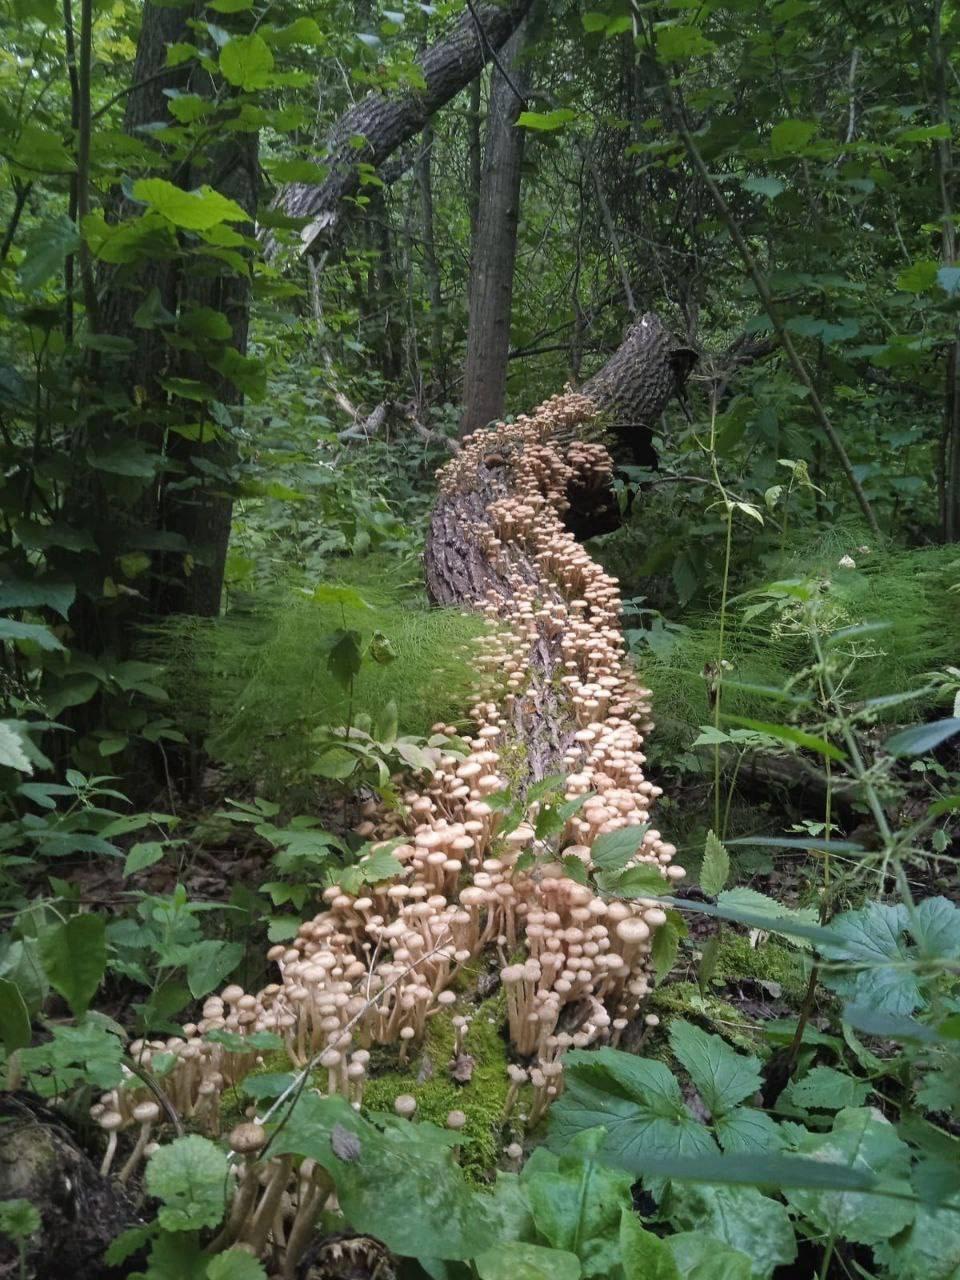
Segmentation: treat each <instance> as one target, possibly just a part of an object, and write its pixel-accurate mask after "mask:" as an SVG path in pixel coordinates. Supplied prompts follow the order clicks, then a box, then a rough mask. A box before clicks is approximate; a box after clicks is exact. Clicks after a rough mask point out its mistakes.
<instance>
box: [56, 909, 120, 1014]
mask: <svg viewBox="0 0 960 1280" xmlns="http://www.w3.org/2000/svg"><path fill="white" fill-rule="evenodd" d="M40 958H41V960H42V962H43V968H44V972H45V973H46V975H47V977H48V978H49V979H50V985H51V986H52V987H53V989H54V990H55V991H58V992H59V993H60V995H62V996H63V998H64V999H65V1000H66V1002H67V1004H68V1005H69V1006H70V1008H71V1009H72V1010H73V1013H74V1015H75V1016H76V1017H78V1018H79V1017H80V1016H81V1015H82V1014H84V1013H85V1012H86V1011H87V1009H88V1008H89V1005H90V1001H91V1000H92V999H93V997H94V995H95V994H96V990H97V988H98V987H99V986H100V983H101V981H102V979H103V975H104V972H105V971H106V968H107V942H106V926H105V924H104V920H103V917H102V916H95V915H90V914H85V915H78V916H71V917H70V919H69V920H65V921H64V922H63V924H61V925H57V926H56V927H55V928H53V929H49V930H48V931H47V932H46V933H44V934H42V935H41V937H40Z"/></svg>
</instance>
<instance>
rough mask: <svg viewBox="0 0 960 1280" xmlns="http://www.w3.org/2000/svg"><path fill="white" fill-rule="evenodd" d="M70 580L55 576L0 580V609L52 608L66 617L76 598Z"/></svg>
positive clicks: (75, 592)
mask: <svg viewBox="0 0 960 1280" xmlns="http://www.w3.org/2000/svg"><path fill="white" fill-rule="evenodd" d="M76 594H77V588H76V586H75V584H74V583H72V582H59V581H58V580H57V579H56V578H21V579H17V578H12V579H8V580H7V581H6V582H0V609H44V608H46V609H53V610H54V612H55V613H59V615H60V617H61V618H66V617H67V615H68V613H69V611H70V606H71V605H72V604H73V602H74V599H75V598H76Z"/></svg>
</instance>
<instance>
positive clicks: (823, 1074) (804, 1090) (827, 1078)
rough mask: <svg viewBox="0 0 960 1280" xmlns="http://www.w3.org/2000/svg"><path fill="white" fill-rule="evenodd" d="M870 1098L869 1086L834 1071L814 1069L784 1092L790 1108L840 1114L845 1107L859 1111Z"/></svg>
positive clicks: (821, 1068)
mask: <svg viewBox="0 0 960 1280" xmlns="http://www.w3.org/2000/svg"><path fill="white" fill-rule="evenodd" d="M869 1094H870V1085H869V1084H867V1082H866V1081H864V1080H855V1079H854V1077H853V1076H851V1075H848V1074H847V1073H846V1072H845V1071H837V1069H836V1068H835V1067H825V1066H820V1067H814V1068H813V1069H812V1070H811V1071H808V1072H807V1074H806V1075H805V1076H804V1077H803V1079H802V1080H798V1081H796V1082H795V1083H794V1084H791V1085H790V1086H789V1088H788V1089H787V1091H786V1097H787V1100H789V1102H790V1104H791V1105H792V1106H796V1107H803V1108H805V1109H807V1110H814V1111H842V1110H843V1109H844V1108H845V1107H862V1106H863V1104H864V1103H865V1102H866V1100H867V1098H868V1096H869Z"/></svg>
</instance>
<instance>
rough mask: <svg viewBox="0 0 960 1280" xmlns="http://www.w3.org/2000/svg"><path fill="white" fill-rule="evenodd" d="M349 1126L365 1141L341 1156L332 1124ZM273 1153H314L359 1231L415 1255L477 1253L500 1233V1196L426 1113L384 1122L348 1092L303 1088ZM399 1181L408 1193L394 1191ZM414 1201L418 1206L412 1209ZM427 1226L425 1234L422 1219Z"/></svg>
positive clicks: (467, 1255)
mask: <svg viewBox="0 0 960 1280" xmlns="http://www.w3.org/2000/svg"><path fill="white" fill-rule="evenodd" d="M335 1127H337V1128H339V1129H345V1130H346V1132H347V1133H348V1134H350V1135H352V1136H353V1137H354V1138H355V1139H356V1141H357V1143H358V1144H359V1147H360V1152H359V1155H358V1156H356V1158H352V1159H342V1158H341V1157H340V1156H338V1155H337V1154H336V1152H335V1151H334V1147H333V1144H332V1137H333V1130H334V1128H335ZM271 1150H272V1151H273V1152H274V1154H275V1155H281V1154H283V1153H284V1152H290V1153H292V1154H294V1155H303V1156H309V1157H311V1158H312V1159H314V1160H316V1161H317V1163H318V1164H320V1165H321V1166H322V1167H323V1168H324V1169H326V1170H327V1171H328V1173H330V1175H331V1176H332V1178H333V1180H334V1183H335V1184H336V1188H337V1199H338V1200H339V1202H340V1207H341V1209H342V1210H343V1213H344V1216H345V1217H346V1219H347V1221H348V1222H349V1223H350V1225H351V1227H353V1229H354V1230H355V1231H361V1232H362V1231H369V1232H370V1233H371V1234H375V1235H376V1237H377V1239H379V1240H382V1241H383V1243H384V1244H385V1245H386V1246H387V1248H388V1249H391V1250H392V1251H393V1252H394V1253H397V1254H399V1255H401V1256H406V1257H417V1256H419V1255H420V1254H422V1253H423V1251H424V1249H429V1255H430V1256H431V1257H434V1258H448V1259H457V1258H460V1259H466V1258H475V1257H477V1255H478V1254H481V1253H483V1252H484V1251H485V1250H486V1249H491V1248H493V1246H494V1245H495V1244H496V1243H497V1242H498V1241H499V1240H501V1239H502V1238H503V1222H502V1209H501V1208H500V1206H499V1204H498V1201H497V1199H496V1198H495V1197H494V1196H491V1195H485V1194H484V1193H482V1192H480V1191H478V1190H476V1189H475V1188H474V1187H472V1186H471V1185H470V1184H469V1183H468V1182H467V1181H466V1179H465V1178H464V1176H463V1173H462V1171H461V1169H460V1167H459V1165H457V1164H455V1163H454V1162H453V1160H452V1158H451V1155H450V1143H449V1135H448V1134H446V1133H444V1132H442V1131H440V1130H436V1129H435V1128H434V1126H432V1125H430V1124H427V1123H425V1122H423V1121H421V1122H419V1123H418V1124H410V1123H408V1122H403V1123H400V1122H398V1123H396V1124H392V1123H390V1122H389V1121H386V1120H383V1121H382V1127H378V1126H377V1125H374V1124H372V1123H371V1122H370V1121H368V1120H365V1119H364V1118H363V1117H362V1116H360V1115H358V1113H357V1112H356V1111H354V1110H353V1108H352V1107H351V1106H350V1104H349V1103H348V1102H347V1101H346V1099H344V1098H341V1097H326V1098H321V1097H318V1096H317V1095H316V1094H312V1093H305V1094H303V1095H302V1096H301V1097H300V1099H299V1101H298V1102H297V1104H296V1108H295V1109H294V1111H293V1113H292V1115H291V1116H290V1117H289V1118H288V1119H287V1120H286V1121H285V1123H284V1125H283V1126H282V1128H280V1129H279V1130H278V1132H277V1135H276V1139H275V1141H274V1143H273V1145H272V1147H271ZM398 1187H402V1188H403V1189H404V1194H403V1195H402V1196H398V1195H397V1188H398ZM411 1205H416V1206H417V1212H416V1213H412V1212H411ZM425 1222H429V1224H430V1231H429V1233H428V1236H425V1235H424V1225H423V1224H424V1223H425Z"/></svg>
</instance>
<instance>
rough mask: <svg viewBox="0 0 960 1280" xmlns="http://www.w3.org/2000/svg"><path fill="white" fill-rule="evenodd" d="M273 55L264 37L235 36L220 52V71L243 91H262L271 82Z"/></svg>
mask: <svg viewBox="0 0 960 1280" xmlns="http://www.w3.org/2000/svg"><path fill="white" fill-rule="evenodd" d="M273 66H274V62H273V54H272V53H271V52H270V46H269V45H268V44H267V42H266V40H264V39H263V37H262V36H258V35H256V34H254V35H250V36H234V37H233V39H232V40H230V41H229V43H228V44H225V45H224V47H223V48H222V49H221V50H220V70H221V71H222V72H223V74H224V76H225V78H226V79H227V80H229V81H230V83H231V84H234V85H237V86H238V87H239V88H241V89H262V88H264V87H265V86H266V85H267V84H268V83H269V81H270V73H271V71H273Z"/></svg>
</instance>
